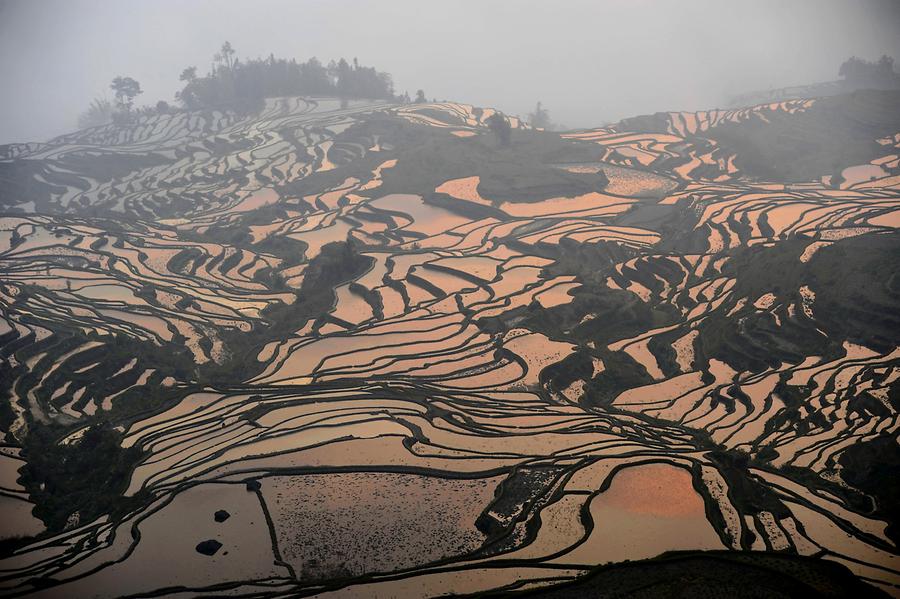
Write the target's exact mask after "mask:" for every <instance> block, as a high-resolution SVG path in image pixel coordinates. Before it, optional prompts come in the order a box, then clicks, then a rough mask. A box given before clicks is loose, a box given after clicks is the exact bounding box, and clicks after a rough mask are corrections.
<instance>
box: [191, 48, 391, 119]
mask: <svg viewBox="0 0 900 599" xmlns="http://www.w3.org/2000/svg"><path fill="white" fill-rule="evenodd" d="M181 81H184V83H185V85H184V88H183V89H182V90H181V91H179V92H178V93H177V94H176V99H177V100H178V101H179V102H180V103H181V104H182V105H183V106H184V107H185V108H187V109H189V110H195V109H198V108H219V107H237V108H248V109H253V108H257V107H258V106H259V104H260V103H261V101H262V100H264V99H265V98H274V97H280V96H303V95H313V96H316V95H320V96H337V97H339V98H341V99H342V100H345V101H346V100H349V99H352V98H367V99H381V100H394V99H396V97H395V96H394V83H393V80H392V79H391V75H390V74H389V73H385V72H383V71H378V70H376V69H375V68H374V67H366V66H362V65H360V64H359V61H358V60H357V59H356V58H354V59H353V62H352V63H350V62H347V60H345V59H343V58H341V59H340V60H338V61H337V62H335V61H333V60H332V61H331V62H330V63H329V64H328V65H327V66H326V65H323V64H322V63H321V62H319V60H318V59H317V58H310V59H309V60H307V61H306V62H297V61H296V60H295V59H285V58H276V57H275V55H273V54H270V55H269V57H268V58H265V59H250V60H246V61H243V62H242V61H241V60H240V59H238V58H237V57H236V56H235V51H234V49H233V48H232V47H231V44H230V43H228V42H225V44H223V45H222V48H221V50H220V51H219V52H218V53H217V54H216V55H215V57H214V58H213V64H212V67H211V69H210V71H209V73H208V74H207V75H206V76H205V77H198V76H197V68H196V67H188V68H186V69H184V71H182V73H181Z"/></svg>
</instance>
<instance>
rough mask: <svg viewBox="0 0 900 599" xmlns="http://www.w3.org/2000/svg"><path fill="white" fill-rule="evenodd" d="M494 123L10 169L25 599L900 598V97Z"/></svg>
mask: <svg viewBox="0 0 900 599" xmlns="http://www.w3.org/2000/svg"><path fill="white" fill-rule="evenodd" d="M493 114H494V111H493V110H491V109H479V108H473V107H470V106H466V105H461V104H453V103H442V104H415V105H389V104H373V103H364V102H353V103H350V104H349V105H347V106H346V107H344V108H342V107H341V103H340V102H339V101H337V100H333V99H322V98H317V99H310V98H306V99H301V98H284V99H278V100H270V101H268V103H267V105H266V107H265V109H264V110H263V111H262V112H261V113H259V114H255V115H251V116H246V115H237V114H231V113H217V112H203V113H200V112H197V113H179V114H171V115H163V116H155V117H144V118H143V120H141V121H140V122H138V123H136V124H134V125H129V126H127V127H126V126H112V125H110V126H106V127H101V128H95V129H88V130H84V131H79V132H77V133H73V134H71V135H66V136H63V137H61V138H57V139H55V140H53V141H51V142H49V143H46V144H24V145H13V146H5V147H2V148H0V209H2V210H3V214H2V220H0V272H2V273H3V274H2V277H0V315H2V319H0V356H2V362H0V381H2V385H0V393H2V397H0V399H2V407H0V428H2V434H3V437H2V442H3V445H2V447H0V460H2V461H0V464H2V473H3V482H2V484H0V494H2V497H0V502H2V504H0V513H2V519H0V521H2V525H0V526H2V529H0V533H2V537H4V539H5V540H4V541H3V542H2V544H0V555H2V558H0V593H3V594H9V595H22V594H33V595H34V596H41V597H92V596H97V597H111V596H143V597H146V596H162V595H167V596H168V595H171V596H197V595H203V594H209V595H215V596H222V595H228V596H247V597H250V596H252V597H262V596H305V595H314V594H315V595H319V594H321V595H322V596H328V597H342V596H367V597H376V596H378V597H395V596H400V597H411V596H434V595H440V594H444V593H454V594H472V593H483V592H494V593H503V592H507V591H545V590H547V589H548V588H550V587H553V586H554V585H556V584H560V583H572V582H575V584H576V585H580V586H577V587H561V588H560V589H558V590H556V589H552V588H551V589H550V590H551V591H552V592H556V593H562V594H563V596H566V595H565V593H566V592H573V593H574V592H575V591H576V590H578V591H579V592H583V593H584V594H585V596H594V595H591V594H590V592H591V591H590V589H591V588H594V589H595V590H596V588H599V587H591V586H590V585H591V584H597V585H602V588H604V589H607V590H610V591H621V592H623V593H624V592H632V591H633V590H634V588H635V586H634V585H635V584H636V583H635V577H636V576H637V577H638V578H639V579H640V580H658V579H660V578H659V577H662V578H661V580H670V577H671V575H672V574H671V572H673V571H675V570H677V571H679V572H681V573H682V574H681V575H682V576H686V579H685V580H686V581H687V582H686V583H685V584H687V585H688V587H686V588H694V587H696V585H697V584H699V583H698V582H697V581H698V580H704V581H709V582H708V584H710V585H716V584H722V585H725V586H723V587H722V588H723V589H725V588H731V587H728V585H732V587H734V586H735V585H736V583H735V581H738V580H746V581H748V582H747V583H746V585H749V587H748V586H746V585H743V588H731V591H729V593H730V596H743V595H741V594H740V593H742V592H746V590H747V588H751V587H752V585H754V584H756V583H757V582H759V581H763V583H764V584H765V585H769V586H768V587H767V588H770V590H772V592H776V591H778V592H783V593H784V594H785V595H786V596H808V593H809V592H810V589H813V590H814V591H815V592H820V593H822V594H824V595H829V594H830V595H831V596H841V595H844V594H846V593H849V592H851V590H850V589H852V592H853V593H854V594H855V595H856V596H865V595H866V594H871V595H872V596H879V595H882V594H883V593H888V594H891V595H894V596H898V595H900V549H898V544H900V511H898V505H900V487H898V482H897V481H898V480H900V478H898V474H900V472H898V469H900V446H898V431H900V424H898V413H900V311H898V306H900V302H898V299H900V273H898V270H900V260H898V256H900V96H898V94H896V93H891V92H857V93H855V94H853V95H849V96H836V97H832V98H827V99H820V100H817V99H808V100H796V101H794V100H791V101H786V102H782V103H777V104H771V105H763V106H756V107H751V108H746V109H741V110H734V111H719V110H715V111H708V112H700V113H662V114H657V115H653V116H647V117H638V118H635V119H629V120H626V121H623V122H621V123H619V124H617V125H615V126H612V127H608V128H604V129H598V130H591V131H578V132H570V133H565V134H558V133H552V132H545V131H539V130H531V129H529V128H528V127H527V126H525V125H524V124H523V123H521V122H519V121H518V120H517V119H515V118H511V119H510V125H511V126H512V136H511V143H510V144H509V145H504V144H502V143H500V141H499V140H498V139H497V137H495V135H494V134H493V133H492V132H491V130H490V128H489V126H488V123H487V121H488V119H489V117H491V116H492V115H493ZM838 134H839V135H842V136H844V137H843V138H842V139H845V140H846V143H845V144H843V145H842V144H833V143H824V142H822V141H821V140H823V139H831V137H829V136H833V135H838ZM795 154H796V156H795ZM675 551H677V552H681V553H677V554H671V555H667V556H663V557H662V558H659V559H653V558H657V556H660V555H662V554H664V553H666V552H675ZM673 555H674V556H675V557H672V556H673ZM732 556H733V557H732ZM804 558H809V559H804ZM813 558H819V559H813ZM641 560H645V561H641ZM679 560H681V561H679ZM627 561H630V562H640V564H637V565H624V566H623V565H622V564H623V563H624V562H627ZM606 564H611V565H609V566H606ZM616 564H618V565H616ZM673 564H674V565H673ZM679 564H680V565H679ZM707 564H712V565H708V566H707ZM598 568H599V570H598ZM604 568H606V569H604ZM691 568H694V569H693V570H692V569H691ZM719 568H721V570H717V569H719ZM711 570H716V571H717V572H720V574H721V575H720V574H715V573H710V571H711ZM848 571H849V572H848ZM685 572H698V573H700V574H697V575H696V576H694V575H685V574H684V573H685ZM703 572H705V574H702V573H703ZM850 572H852V574H853V575H855V578H854V576H851V575H850ZM667 573H668V574H667ZM724 573H728V576H727V579H728V580H726V575H725V574H724ZM586 575H587V576H586ZM717 576H719V578H716V577H717ZM698 577H699V578H698ZM704 577H705V578H704ZM590 581H599V582H596V583H592V582H590ZM754 581H756V582H754ZM648 584H649V583H648ZM654 584H659V583H658V582H657V583H654ZM703 584H704V585H705V584H707V583H703ZM690 585H694V587H690ZM738 586H741V585H738ZM648 588H649V587H648ZM565 589H569V591H566V590H565ZM586 589H587V590H586ZM645 590H646V589H645ZM648 592H649V591H648ZM723 592H724V591H723Z"/></svg>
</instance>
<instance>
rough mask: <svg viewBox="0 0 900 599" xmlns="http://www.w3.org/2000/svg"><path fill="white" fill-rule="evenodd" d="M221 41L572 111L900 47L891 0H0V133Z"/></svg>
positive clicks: (685, 93)
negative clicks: (0, 90) (119, 77)
mask: <svg viewBox="0 0 900 599" xmlns="http://www.w3.org/2000/svg"><path fill="white" fill-rule="evenodd" d="M225 40H228V41H230V42H231V44H232V45H233V47H234V48H235V50H236V51H237V56H238V58H255V57H262V56H267V55H268V54H269V53H274V54H275V55H276V56H280V57H296V58H298V59H304V60H305V59H306V58H308V57H310V56H317V57H318V58H319V59H321V60H322V61H323V62H327V61H328V60H330V59H332V58H335V59H337V58H340V57H346V58H347V59H348V60H349V59H351V58H353V57H358V58H359V61H360V62H361V63H362V64H365V65H370V66H375V67H376V68H378V69H379V70H384V71H388V72H389V73H391V74H392V75H393V77H394V82H395V88H396V90H397V91H398V92H399V93H402V92H403V91H408V92H409V93H410V95H413V94H414V93H415V90H416V89H418V88H422V89H424V90H425V92H426V94H427V97H428V98H429V99H430V98H437V99H447V100H456V101H461V102H467V103H472V104H475V105H479V106H494V107H497V108H499V109H501V110H503V111H505V112H508V113H511V114H520V115H524V114H526V113H527V112H528V111H529V110H531V109H532V108H533V106H534V104H535V102H536V101H537V100H541V101H543V103H544V105H545V106H546V107H547V108H549V110H550V112H551V116H552V118H553V119H554V120H555V121H557V122H560V123H564V124H565V125H567V126H569V127H589V126H596V125H600V124H602V123H604V122H608V121H614V120H617V119H620V118H623V117H626V116H632V115H636V114H643V113H650V112H655V111H658V110H696V109H700V108H714V107H717V106H724V105H725V103H726V101H727V99H728V97H729V96H731V95H733V94H737V93H742V92H746V91H752V90H760V89H767V88H770V87H776V88H777V87H783V86H789V85H798V84H805V83H813V82H819V81H829V80H834V79H836V78H837V69H838V67H839V65H840V63H841V62H842V61H843V60H844V59H846V58H847V57H849V56H851V55H856V56H860V57H862V58H866V59H875V58H877V57H878V56H880V55H881V54H888V55H892V56H894V57H896V58H897V59H898V60H900V2H897V1H895V0H866V1H863V0H845V1H836V0H804V1H799V0H798V1H787V0H741V1H723V0H697V1H691V2H687V1H675V0H672V1H662V0H655V1H650V0H603V1H601V0H583V1H582V0H570V1H560V0H555V1H550V0H543V1H522V0H516V1H513V0H508V1H500V0H463V1H457V2H440V3H438V2H431V1H428V2H426V1H423V0H390V1H386V0H381V1H373V0H370V1H363V0H342V1H341V0H322V1H318V0H316V1H312V0H307V1H280V0H252V1H251V0H242V1H241V0H194V1H187V0H153V1H149V0H130V1H124V0H123V1H117V2H112V1H109V0H106V1H100V0H40V1H36V0H0V81H2V82H3V90H4V91H3V94H2V99H0V143H9V142H18V141H42V140H45V139H48V138H49V137H52V136H54V135H58V134H61V133H65V132H67V131H71V130H74V129H76V122H77V117H78V114H79V113H80V112H81V111H83V110H84V109H85V108H86V107H87V105H88V104H89V103H90V101H91V100H92V99H94V98H96V97H111V92H110V90H109V82H110V80H111V79H112V78H113V77H115V76H117V75H126V76H131V77H133V78H135V79H137V80H138V81H139V82H140V83H141V86H142V87H143V90H144V93H143V95H142V96H140V97H139V98H138V104H153V103H155V102H156V101H157V100H160V99H163V100H167V101H169V102H173V101H174V93H175V92H176V90H178V89H179V88H180V85H179V81H178V75H179V73H180V72H181V70H182V69H183V68H184V67H186V66H190V65H195V66H197V67H198V71H199V72H200V73H201V74H203V73H205V72H206V71H207V70H208V69H209V65H210V63H211V59H212V56H213V54H214V53H215V52H216V51H217V49H218V48H219V47H220V46H221V43H222V42H223V41H225Z"/></svg>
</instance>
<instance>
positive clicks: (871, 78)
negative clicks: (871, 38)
mask: <svg viewBox="0 0 900 599" xmlns="http://www.w3.org/2000/svg"><path fill="white" fill-rule="evenodd" d="M838 76H840V77H842V78H843V79H844V82H845V83H846V85H849V86H850V87H852V88H854V89H861V88H874V89H893V88H897V87H900V75H898V74H897V73H895V72H894V59H893V58H891V57H890V56H887V55H884V56H882V57H881V58H879V59H878V60H877V61H876V62H869V61H868V60H863V59H862V58H857V57H856V56H851V57H850V58H848V59H847V60H846V61H844V63H843V64H842V65H841V67H840V69H839V70H838Z"/></svg>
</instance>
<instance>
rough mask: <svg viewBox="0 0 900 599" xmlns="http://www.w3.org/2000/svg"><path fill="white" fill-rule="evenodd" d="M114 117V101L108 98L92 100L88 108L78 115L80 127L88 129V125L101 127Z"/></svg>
mask: <svg viewBox="0 0 900 599" xmlns="http://www.w3.org/2000/svg"><path fill="white" fill-rule="evenodd" d="M112 119H113V105H112V102H110V101H109V100H107V99H106V98H97V99H95V100H94V101H93V102H91V104H90V106H88V108H87V110H85V111H84V112H82V113H81V114H80V115H78V127H79V128H80V129H87V128H88V127H99V126H101V125H107V124H109V123H111V122H112Z"/></svg>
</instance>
